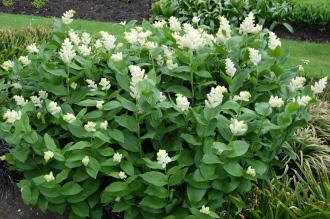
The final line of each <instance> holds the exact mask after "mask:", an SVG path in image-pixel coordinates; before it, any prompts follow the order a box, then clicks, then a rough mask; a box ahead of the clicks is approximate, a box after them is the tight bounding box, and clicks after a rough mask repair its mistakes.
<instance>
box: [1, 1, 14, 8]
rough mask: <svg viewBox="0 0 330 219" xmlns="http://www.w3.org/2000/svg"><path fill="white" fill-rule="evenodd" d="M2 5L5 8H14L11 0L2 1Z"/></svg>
mask: <svg viewBox="0 0 330 219" xmlns="http://www.w3.org/2000/svg"><path fill="white" fill-rule="evenodd" d="M2 5H3V6H5V7H6V8H11V7H13V6H14V2H13V0H2Z"/></svg>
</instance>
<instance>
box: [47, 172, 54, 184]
mask: <svg viewBox="0 0 330 219" xmlns="http://www.w3.org/2000/svg"><path fill="white" fill-rule="evenodd" d="M44 179H45V180H46V182H48V183H49V182H51V181H54V180H55V177H54V174H53V172H52V171H50V172H49V174H46V175H44Z"/></svg>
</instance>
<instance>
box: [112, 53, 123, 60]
mask: <svg viewBox="0 0 330 219" xmlns="http://www.w3.org/2000/svg"><path fill="white" fill-rule="evenodd" d="M111 60H112V61H114V62H120V61H121V60H123V53H122V52H118V53H116V54H112V56H111Z"/></svg>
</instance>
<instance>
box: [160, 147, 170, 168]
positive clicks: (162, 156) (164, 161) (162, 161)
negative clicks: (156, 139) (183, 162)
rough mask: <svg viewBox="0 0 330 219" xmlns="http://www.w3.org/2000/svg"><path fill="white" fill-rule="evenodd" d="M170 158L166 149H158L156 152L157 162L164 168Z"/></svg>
mask: <svg viewBox="0 0 330 219" xmlns="http://www.w3.org/2000/svg"><path fill="white" fill-rule="evenodd" d="M171 161H172V160H171V158H170V157H169V156H168V153H167V152H166V150H159V151H158V152H157V162H158V163H159V164H161V165H162V168H165V167H166V165H167V164H168V163H170V162H171Z"/></svg>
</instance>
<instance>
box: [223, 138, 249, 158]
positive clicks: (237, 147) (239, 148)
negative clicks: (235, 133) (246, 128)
mask: <svg viewBox="0 0 330 219" xmlns="http://www.w3.org/2000/svg"><path fill="white" fill-rule="evenodd" d="M249 146H250V145H249V144H248V143H247V142H246V141H232V142H230V143H229V145H228V147H229V148H231V149H232V150H231V151H230V152H229V153H228V154H227V156H228V157H240V156H242V155H244V154H245V153H246V152H247V151H248V149H249Z"/></svg>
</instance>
